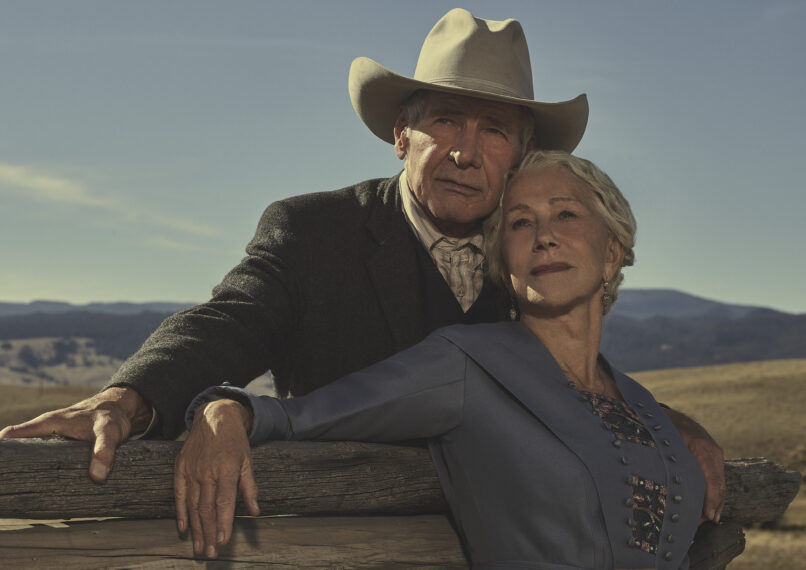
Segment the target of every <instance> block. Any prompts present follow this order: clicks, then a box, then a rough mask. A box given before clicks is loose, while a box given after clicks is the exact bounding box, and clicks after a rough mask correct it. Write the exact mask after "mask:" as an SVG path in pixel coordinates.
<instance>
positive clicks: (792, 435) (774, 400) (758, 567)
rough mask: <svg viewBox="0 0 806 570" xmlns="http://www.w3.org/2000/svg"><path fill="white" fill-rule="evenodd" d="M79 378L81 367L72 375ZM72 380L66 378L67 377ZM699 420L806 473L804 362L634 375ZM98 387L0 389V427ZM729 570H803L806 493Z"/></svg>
mask: <svg viewBox="0 0 806 570" xmlns="http://www.w3.org/2000/svg"><path fill="white" fill-rule="evenodd" d="M74 370H75V371H76V373H79V374H80V367H78V368H76V369H74ZM65 373H69V371H67V370H66V371H65ZM633 376H634V377H635V378H636V379H637V380H639V381H640V382H641V383H643V384H644V385H645V386H647V387H648V388H649V389H650V390H651V391H652V392H653V393H654V394H655V397H656V398H657V399H658V400H659V401H662V402H665V403H667V404H669V405H670V406H672V407H673V408H675V409H678V410H680V411H682V412H685V413H687V414H689V415H691V416H693V417H694V418H695V419H697V420H698V421H700V422H701V423H702V424H703V425H704V426H705V427H706V428H707V429H708V430H709V431H710V432H711V433H712V434H713V436H714V437H715V438H716V439H717V441H719V443H720V444H721V445H722V447H723V448H724V450H725V455H726V457H733V458H735V457H767V458H768V459H771V460H772V461H775V462H776V463H781V464H783V465H786V466H787V467H789V468H791V469H797V470H799V471H801V472H804V471H806V437H804V436H806V413H804V410H806V359H800V360H778V361H767V362H751V363H744V364H729V365H724V366H706V367H697V368H678V369H669V370H660V371H655V372H641V373H637V374H634V375H633ZM93 392H94V389H93V388H86V387H65V386H55V387H47V388H38V387H22V386H0V426H5V425H8V424H13V423H19V422H21V421H23V420H25V419H28V418H31V417H33V416H36V415H38V414H40V413H42V412H43V411H47V410H51V409H54V408H57V407H61V406H65V405H67V404H69V403H72V402H74V401H76V400H79V399H81V398H83V397H85V396H87V395H89V394H91V393H93ZM746 533H747V549H746V550H745V553H744V554H742V556H740V557H739V558H738V559H737V560H735V561H734V562H733V563H731V564H730V566H729V568H730V570H799V569H803V570H806V491H804V490H801V493H800V495H799V496H798V497H797V498H796V499H795V501H794V502H793V504H792V505H791V506H790V508H789V510H788V511H787V513H786V514H785V515H784V517H783V519H782V520H781V521H778V523H777V525H776V528H775V529H760V528H756V529H748V530H747V531H746Z"/></svg>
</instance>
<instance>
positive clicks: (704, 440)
mask: <svg viewBox="0 0 806 570" xmlns="http://www.w3.org/2000/svg"><path fill="white" fill-rule="evenodd" d="M663 411H665V412H666V415H667V416H669V419H670V420H672V423H673V424H674V427H676V428H677V431H678V432H680V437H682V438H683V441H684V442H686V446H687V447H688V449H689V451H691V454H692V455H693V456H694V458H695V459H696V460H697V462H698V463H699V464H700V467H702V470H703V473H705V500H704V501H703V505H702V515H703V517H704V518H705V519H706V520H712V521H714V522H719V519H720V517H721V516H722V509H723V508H724V507H725V488H726V487H725V454H724V453H723V452H722V448H721V447H719V445H718V444H717V443H716V442H715V441H714V439H713V438H712V437H711V436H710V435H709V434H708V432H707V431H705V428H704V427H702V426H701V425H700V424H698V423H697V422H695V421H694V420H692V419H691V418H689V417H688V416H686V415H684V414H681V413H680V412H676V411H674V410H670V409H666V408H664V410H663Z"/></svg>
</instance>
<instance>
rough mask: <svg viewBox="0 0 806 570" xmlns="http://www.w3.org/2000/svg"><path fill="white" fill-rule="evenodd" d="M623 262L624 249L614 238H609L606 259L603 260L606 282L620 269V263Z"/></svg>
mask: <svg viewBox="0 0 806 570" xmlns="http://www.w3.org/2000/svg"><path fill="white" fill-rule="evenodd" d="M623 260H624V247H623V246H622V245H621V242H619V240H617V239H616V238H615V237H614V236H612V235H611V236H610V240H609V242H608V244H607V257H606V259H605V275H606V276H607V281H610V280H611V279H613V277H615V275H616V273H618V270H619V269H621V262H622V261H623Z"/></svg>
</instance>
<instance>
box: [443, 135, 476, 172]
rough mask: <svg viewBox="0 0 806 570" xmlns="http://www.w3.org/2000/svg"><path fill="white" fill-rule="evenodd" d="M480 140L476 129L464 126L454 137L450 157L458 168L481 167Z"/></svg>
mask: <svg viewBox="0 0 806 570" xmlns="http://www.w3.org/2000/svg"><path fill="white" fill-rule="evenodd" d="M480 144H481V140H480V137H479V132H478V129H476V128H475V127H472V126H466V127H465V128H463V129H462V131H461V133H459V135H458V136H457V137H456V140H455V141H454V144H453V148H452V149H451V152H450V155H451V160H453V163H454V164H456V166H458V167H459V168H469V167H471V166H472V167H473V168H479V167H480V166H481V149H480V148H479V145H480Z"/></svg>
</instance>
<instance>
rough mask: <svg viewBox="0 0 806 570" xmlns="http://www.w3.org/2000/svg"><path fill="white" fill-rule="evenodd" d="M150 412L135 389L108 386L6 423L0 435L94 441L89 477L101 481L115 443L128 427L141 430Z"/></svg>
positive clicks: (106, 472) (112, 453)
mask: <svg viewBox="0 0 806 570" xmlns="http://www.w3.org/2000/svg"><path fill="white" fill-rule="evenodd" d="M151 414H152V412H151V408H150V407H149V406H148V405H147V404H146V403H145V401H144V400H143V398H142V397H141V396H140V394H138V393H137V391H136V390H134V389H132V388H120V387H117V388H109V389H107V390H104V391H103V392H100V393H98V394H95V395H94V396H92V397H90V398H87V399H86V400H82V401H81V402H78V403H76V404H73V405H72V406H69V407H67V408H62V409H61V410H54V411H52V412H46V413H44V414H42V415H41V416H39V417H36V418H34V419H32V420H29V421H27V422H25V423H22V424H19V425H16V426H8V427H6V428H4V429H3V430H2V431H0V438H2V437H8V438H12V437H46V436H49V435H62V436H65V437H69V438H71V439H77V440H81V441H90V442H94V445H93V450H92V457H91V458H90V468H89V473H90V478H92V480H93V481H95V482H97V483H101V482H103V481H105V480H106V477H107V475H109V471H110V469H112V462H113V461H114V459H115V449H116V448H117V446H118V445H120V444H121V443H122V442H123V441H125V440H126V439H127V438H128V437H129V436H130V435H131V433H132V430H137V431H142V430H144V429H145V428H146V427H147V426H148V424H149V421H150V420H151Z"/></svg>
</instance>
